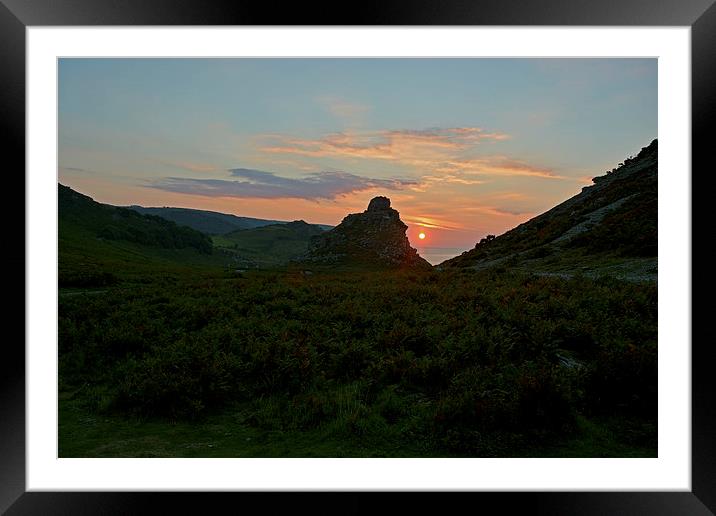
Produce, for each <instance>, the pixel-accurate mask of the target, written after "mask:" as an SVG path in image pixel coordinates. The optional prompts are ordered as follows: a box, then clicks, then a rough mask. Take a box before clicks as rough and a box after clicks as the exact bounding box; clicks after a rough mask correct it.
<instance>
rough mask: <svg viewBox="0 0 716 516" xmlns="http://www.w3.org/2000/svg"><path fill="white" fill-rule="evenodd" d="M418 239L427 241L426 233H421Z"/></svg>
mask: <svg viewBox="0 0 716 516" xmlns="http://www.w3.org/2000/svg"><path fill="white" fill-rule="evenodd" d="M418 238H419V239H420V240H425V233H423V232H422V231H421V232H420V234H419V235H418Z"/></svg>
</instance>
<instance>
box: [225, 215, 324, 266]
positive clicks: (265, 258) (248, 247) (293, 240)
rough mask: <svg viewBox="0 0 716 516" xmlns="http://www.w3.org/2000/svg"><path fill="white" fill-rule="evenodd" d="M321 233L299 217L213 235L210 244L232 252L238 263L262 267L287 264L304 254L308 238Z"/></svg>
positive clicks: (319, 228) (314, 226) (316, 227)
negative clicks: (286, 221) (285, 221)
mask: <svg viewBox="0 0 716 516" xmlns="http://www.w3.org/2000/svg"><path fill="white" fill-rule="evenodd" d="M323 232H324V229H323V228H322V227H321V226H318V225H316V224H308V223H306V222H304V221H302V220H295V221H293V222H288V223H282V224H271V225H269V226H263V227H260V228H254V229H243V230H239V231H233V232H231V233H228V234H226V235H221V236H214V237H213V240H214V245H216V246H217V247H218V248H220V249H222V250H226V251H227V252H231V253H233V255H234V257H235V260H236V263H237V264H238V265H239V266H247V267H262V266H264V267H265V266H274V265H282V264H286V263H288V262H289V261H290V260H292V259H294V258H297V257H299V256H301V255H302V254H304V253H305V252H306V250H307V249H308V244H309V242H310V240H311V237H313V236H315V235H319V234H321V233H323Z"/></svg>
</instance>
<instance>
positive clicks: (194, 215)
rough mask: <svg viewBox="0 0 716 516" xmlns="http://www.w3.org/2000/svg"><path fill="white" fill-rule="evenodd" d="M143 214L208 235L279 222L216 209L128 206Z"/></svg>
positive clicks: (278, 221)
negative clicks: (240, 215) (239, 215)
mask: <svg viewBox="0 0 716 516" xmlns="http://www.w3.org/2000/svg"><path fill="white" fill-rule="evenodd" d="M129 209H131V210H134V211H136V212H138V213H141V214H143V215H155V216H157V217H162V218H163V219H166V220H171V221H172V222H176V223H177V224H179V225H182V226H188V227H190V228H192V229H196V230H197V231H201V232H202V233H206V234H208V235H224V234H226V233H231V232H232V231H236V230H239V229H253V228H259V227H262V226H268V225H270V224H281V223H282V221H280V220H264V219H254V218H251V217H238V216H236V215H231V214H228V213H219V212H216V211H206V210H194V209H190V208H169V207H164V208H145V207H142V206H129Z"/></svg>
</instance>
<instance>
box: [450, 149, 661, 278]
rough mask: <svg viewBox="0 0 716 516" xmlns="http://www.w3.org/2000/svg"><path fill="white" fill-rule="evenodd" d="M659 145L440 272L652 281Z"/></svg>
mask: <svg viewBox="0 0 716 516" xmlns="http://www.w3.org/2000/svg"><path fill="white" fill-rule="evenodd" d="M657 172H658V143H657V140H654V141H652V142H651V143H650V144H649V145H648V146H647V147H644V148H642V149H641V151H640V152H639V153H638V154H637V155H636V156H635V157H630V158H627V159H625V160H624V162H623V163H620V164H619V165H618V166H617V167H616V168H614V169H612V170H611V171H609V172H607V173H606V174H605V175H603V176H599V177H595V178H594V179H593V180H592V181H593V183H594V184H593V185H591V186H587V187H584V188H583V189H582V191H581V193H579V194H578V195H575V196H574V197H572V198H571V199H568V200H566V201H565V202H563V203H561V204H559V205H558V206H555V207H554V208H552V209H551V210H549V211H547V212H545V213H543V214H542V215H539V216H537V217H535V218H533V219H531V220H529V221H527V222H525V223H523V224H520V225H519V226H517V227H516V228H514V229H512V230H510V231H508V232H506V233H504V234H503V235H500V236H497V237H493V236H488V237H486V238H484V239H482V241H480V242H478V243H477V244H476V245H475V248H474V249H472V250H470V251H466V252H464V253H463V254H462V255H460V256H457V257H455V258H452V259H450V260H447V261H445V262H443V263H441V264H440V265H439V266H440V267H442V268H445V267H469V268H477V269H481V268H486V267H492V266H506V267H512V268H518V269H528V270H536V271H542V272H545V273H549V272H553V273H574V272H580V271H586V272H598V273H614V274H617V275H619V274H620V273H623V274H624V275H627V276H629V275H631V276H642V277H643V278H644V279H655V278H656V258H657V235H658V231H657V207H658V201H657Z"/></svg>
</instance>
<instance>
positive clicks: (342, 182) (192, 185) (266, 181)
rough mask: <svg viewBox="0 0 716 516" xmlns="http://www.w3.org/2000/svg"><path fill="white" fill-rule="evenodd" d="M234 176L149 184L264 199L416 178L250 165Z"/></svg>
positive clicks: (395, 186)
mask: <svg viewBox="0 0 716 516" xmlns="http://www.w3.org/2000/svg"><path fill="white" fill-rule="evenodd" d="M229 172H230V174H231V177H234V178H237V179H235V180H231V179H196V178H180V177H165V178H162V179H159V180H157V181H154V182H152V183H150V184H149V185H148V186H150V187H151V188H157V189H159V190H164V191H168V192H176V193H184V194H190V195H201V196H205V197H238V198H261V199H282V198H295V199H308V200H319V199H335V198H337V197H340V196H344V195H348V194H351V193H355V192H361V191H365V190H370V189H378V188H379V189H388V190H402V189H404V188H407V187H409V186H411V185H414V184H415V182H414V181H411V180H405V179H374V178H369V177H364V176H358V175H355V174H351V173H349V172H343V171H324V172H316V173H312V174H308V175H306V176H304V177H301V178H290V177H283V176H278V175H276V174H274V173H272V172H265V171H263V170H254V169H248V168H235V169H231V170H229Z"/></svg>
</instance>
